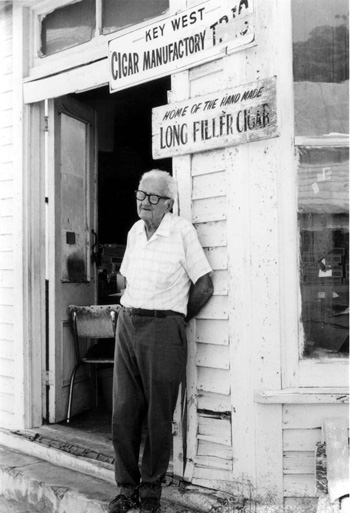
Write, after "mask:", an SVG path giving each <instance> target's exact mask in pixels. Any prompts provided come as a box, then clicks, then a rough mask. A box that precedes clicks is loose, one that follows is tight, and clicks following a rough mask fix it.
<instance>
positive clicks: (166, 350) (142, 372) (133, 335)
mask: <svg viewBox="0 0 350 513" xmlns="http://www.w3.org/2000/svg"><path fill="white" fill-rule="evenodd" d="M186 357H187V342H186V333H185V322H184V318H183V317H182V316H178V315H170V316H167V317H165V318H154V317H143V316H140V315H131V314H130V313H128V312H125V311H121V312H120V314H119V316H118V325H117V333H116V348H115V365H114V380H113V416H112V436H113V444H114V450H115V477H116V481H117V484H118V485H119V486H120V487H121V488H122V492H123V493H125V490H126V489H130V490H132V489H133V488H135V487H137V486H138V485H139V483H140V480H142V482H143V483H154V484H156V483H159V482H161V480H162V479H163V478H164V476H165V473H166V471H167V468H168V464H169V459H170V453H171V447H172V419H173V414H174V409H175V406H176V401H177V395H178V390H179V384H180V383H181V380H182V378H183V377H184V375H185V368H186ZM144 421H146V425H147V438H146V443H145V447H144V452H143V456H142V463H141V466H140V468H139V453H140V443H141V434H142V426H143V423H144Z"/></svg>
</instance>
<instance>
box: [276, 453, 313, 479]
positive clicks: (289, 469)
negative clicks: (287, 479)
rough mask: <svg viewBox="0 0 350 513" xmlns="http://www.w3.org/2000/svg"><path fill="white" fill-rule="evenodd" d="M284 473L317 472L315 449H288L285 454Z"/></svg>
mask: <svg viewBox="0 0 350 513" xmlns="http://www.w3.org/2000/svg"><path fill="white" fill-rule="evenodd" d="M283 472H284V474H315V451H287V452H285V453H284V455H283Z"/></svg>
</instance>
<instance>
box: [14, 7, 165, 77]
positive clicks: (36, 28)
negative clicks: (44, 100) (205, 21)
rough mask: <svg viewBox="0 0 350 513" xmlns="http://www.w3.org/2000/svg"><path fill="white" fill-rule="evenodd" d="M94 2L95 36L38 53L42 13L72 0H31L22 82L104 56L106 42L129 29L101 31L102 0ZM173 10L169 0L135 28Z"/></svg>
mask: <svg viewBox="0 0 350 513" xmlns="http://www.w3.org/2000/svg"><path fill="white" fill-rule="evenodd" d="M95 2H96V3H95V5H96V29H95V36H94V37H93V38H92V39H91V41H88V42H86V43H82V44H79V45H77V46H74V47H72V48H67V49H66V50H62V51H61V52H57V53H54V54H52V55H47V56H44V57H39V52H40V47H41V17H42V16H44V15H46V14H49V13H50V12H52V11H54V10H55V9H57V8H58V7H65V6H67V5H69V4H71V3H74V0H73V2H72V0H66V1H64V2H62V1H60V0H44V1H43V2H38V3H36V4H33V5H32V6H31V8H30V34H31V38H30V48H31V51H30V56H29V70H28V75H27V76H26V77H25V79H24V82H27V81H31V80H37V79H40V78H44V77H46V76H48V75H52V74H57V73H60V72H62V71H66V70H68V69H71V68H76V67H78V66H82V65H84V64H88V63H91V62H94V61H97V60H102V59H107V48H108V42H109V41H110V40H112V39H114V38H115V37H116V35H117V34H118V37H119V36H123V35H124V34H127V33H128V32H130V27H125V29H121V30H118V31H117V32H111V33H109V34H102V0H95ZM173 11H174V7H172V2H171V1H170V2H169V10H168V11H167V12H166V13H163V14H161V15H160V16H156V17H154V18H151V19H147V20H146V21H143V22H140V23H138V24H137V28H138V29H142V28H143V27H147V26H148V25H149V24H150V22H152V23H158V22H159V23H160V22H161V21H162V19H164V18H166V17H168V16H169V14H170V13H171V12H173Z"/></svg>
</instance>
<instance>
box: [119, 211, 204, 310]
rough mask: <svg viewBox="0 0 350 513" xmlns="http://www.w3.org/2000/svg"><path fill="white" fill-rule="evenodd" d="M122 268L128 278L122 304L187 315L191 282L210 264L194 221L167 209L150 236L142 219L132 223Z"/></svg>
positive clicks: (194, 281)
mask: <svg viewBox="0 0 350 513" xmlns="http://www.w3.org/2000/svg"><path fill="white" fill-rule="evenodd" d="M120 272H121V274H122V275H123V276H125V278H126V280H127V287H126V290H125V292H124V294H123V296H122V298H121V301H120V302H121V304H122V305H124V306H127V307H133V308H147V309H149V310H174V311H176V312H181V313H183V314H185V315H186V313H187V303H188V296H189V289H190V286H191V282H193V283H196V281H197V280H198V279H199V278H200V277H201V276H204V274H207V273H210V272H211V267H210V265H209V263H208V261H207V259H206V256H205V254H204V251H203V248H202V246H201V245H200V242H199V240H198V236H197V232H196V230H195V228H194V227H193V226H192V224H191V223H190V222H189V221H187V220H186V219H183V218H181V217H179V216H177V215H174V214H170V213H167V214H165V216H164V217H163V219H162V222H161V223H160V225H159V227H158V229H157V231H156V232H155V233H154V234H153V236H152V237H151V238H150V239H149V240H147V237H146V232H145V225H144V222H143V221H142V220H140V221H137V222H136V223H135V224H134V225H133V227H132V228H131V230H130V231H129V233H128V241H127V246H126V251H125V255H124V258H123V262H122V265H121V268H120Z"/></svg>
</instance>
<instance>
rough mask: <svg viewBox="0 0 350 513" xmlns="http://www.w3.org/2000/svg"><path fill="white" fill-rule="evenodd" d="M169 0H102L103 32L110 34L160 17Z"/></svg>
mask: <svg viewBox="0 0 350 513" xmlns="http://www.w3.org/2000/svg"><path fill="white" fill-rule="evenodd" d="M167 9H169V0H147V1H142V0H128V1H126V0H102V32H103V34H108V33H109V32H115V31H116V30H119V29H121V28H123V27H127V26H128V25H133V24H135V23H140V22H141V21H145V20H147V19H149V18H153V17H155V16H160V15H161V14H162V13H164V12H165V11H167Z"/></svg>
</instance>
